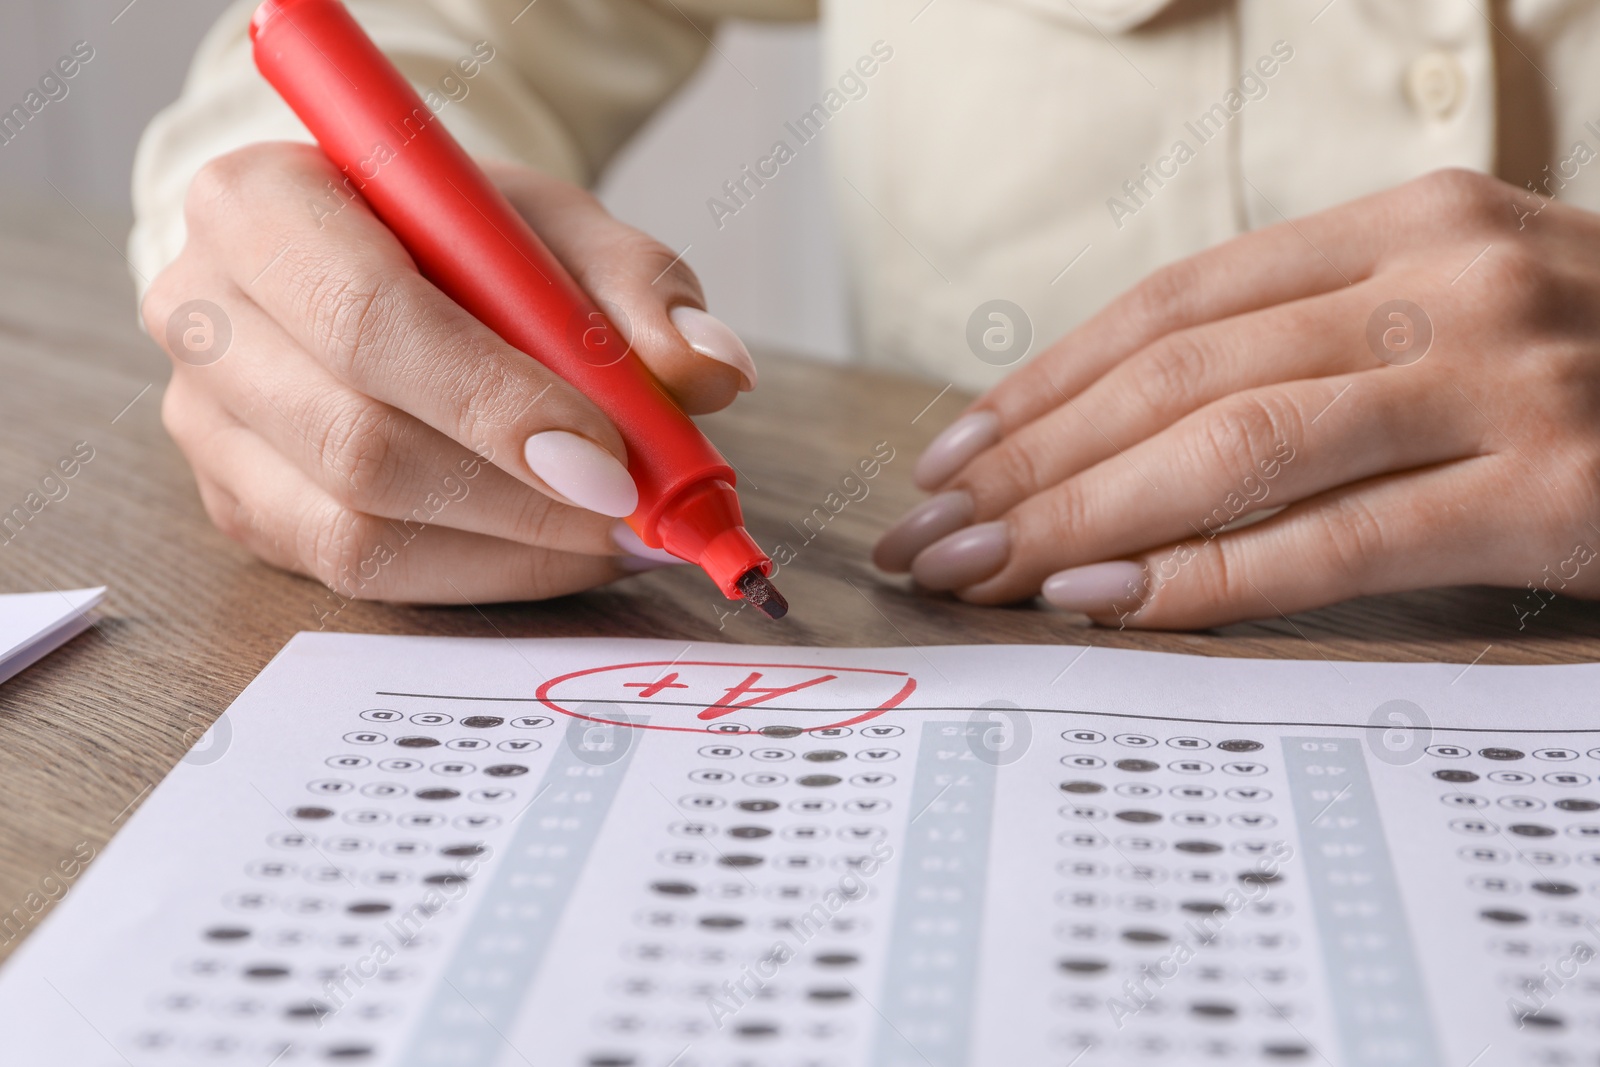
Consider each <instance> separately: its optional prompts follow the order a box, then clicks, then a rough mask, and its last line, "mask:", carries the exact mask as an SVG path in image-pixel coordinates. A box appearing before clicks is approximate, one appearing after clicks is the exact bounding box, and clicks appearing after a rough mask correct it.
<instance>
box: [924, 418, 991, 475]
mask: <svg viewBox="0 0 1600 1067" xmlns="http://www.w3.org/2000/svg"><path fill="white" fill-rule="evenodd" d="M998 440H1000V416H998V415H996V414H995V413H994V412H992V411H974V412H973V413H972V414H970V415H963V416H961V417H960V418H959V419H957V420H956V421H955V422H952V423H951V424H950V425H949V426H946V427H945V428H944V431H943V432H942V433H940V434H939V436H938V437H935V438H934V439H933V441H932V442H931V443H930V444H929V445H928V447H927V448H925V449H923V450H922V455H921V456H919V457H917V466H916V469H915V470H913V471H912V472H911V480H912V481H913V482H915V483H916V484H917V487H918V488H919V489H937V488H938V487H939V486H941V485H943V484H944V480H945V479H946V478H948V477H950V476H951V475H952V474H954V473H955V472H956V471H958V470H960V469H961V468H962V467H965V466H966V465H967V463H968V461H969V460H971V459H972V457H973V456H976V455H977V454H978V453H979V452H982V451H983V450H984V449H986V448H988V447H989V446H990V445H992V444H994V443H995V442H996V441H998Z"/></svg>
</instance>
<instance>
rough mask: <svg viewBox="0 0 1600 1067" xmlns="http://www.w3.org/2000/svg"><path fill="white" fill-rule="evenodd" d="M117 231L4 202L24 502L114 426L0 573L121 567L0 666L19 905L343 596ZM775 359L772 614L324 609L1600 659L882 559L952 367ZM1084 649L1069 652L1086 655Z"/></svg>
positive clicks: (656, 578)
mask: <svg viewBox="0 0 1600 1067" xmlns="http://www.w3.org/2000/svg"><path fill="white" fill-rule="evenodd" d="M121 237H122V234H121V231H120V230H116V231H113V230H111V229H109V228H108V227H107V226H106V225H105V224H103V223H96V222H93V221H91V220H90V219H89V218H86V217H84V216H82V215H79V214H77V213H76V212H75V211H74V212H68V211H65V210H60V211H46V212H42V213H38V214H33V213H29V214H27V215H25V216H23V217H21V218H15V219H11V220H9V221H7V222H6V223H5V237H4V240H3V241H0V375H3V377H0V383H3V388H0V510H9V509H10V508H11V506H12V505H13V504H15V503H18V502H20V501H21V500H22V499H23V498H24V497H25V496H26V495H27V494H28V493H29V492H30V491H32V490H34V489H36V488H37V487H38V485H39V480H40V478H42V477H43V476H44V475H45V474H47V473H49V472H50V471H51V470H52V469H53V468H54V467H55V464H56V462H57V461H58V460H59V459H61V458H62V457H64V456H66V455H68V454H69V453H71V452H72V450H73V449H74V447H75V446H76V445H77V443H78V442H88V444H89V445H90V446H91V447H92V448H93V450H94V458H93V459H92V460H91V461H90V462H88V463H87V464H86V465H85V466H84V467H83V469H82V470H81V471H80V472H79V473H78V475H77V476H76V477H74V478H73V479H71V480H70V482H69V483H67V484H68V492H67V494H66V496H64V497H62V498H60V499H58V500H53V501H51V502H50V503H49V504H48V505H47V506H46V507H45V508H44V509H43V510H42V511H40V512H39V514H38V515H37V516H35V517H34V518H33V519H32V521H30V522H29V524H28V525H27V526H26V527H24V528H23V529H22V530H21V532H20V533H17V534H15V536H10V535H6V537H8V538H9V539H8V540H5V543H3V544H0V591H3V592H18V591H27V590H38V589H49V588H52V587H54V588H58V589H67V588H72V587H76V586H88V585H101V584H104V585H107V586H109V587H110V593H109V595H108V597H107V599H106V603H105V606H104V608H103V617H102V618H101V619H100V621H99V622H98V623H97V624H96V625H95V626H94V628H93V629H92V630H90V631H89V632H87V633H85V634H84V635H83V636H81V637H79V638H77V639H76V640H74V641H72V642H71V643H70V644H68V645H67V646H66V647H64V648H63V649H61V650H60V651H58V652H56V653H54V654H53V655H51V656H50V657H48V658H47V659H45V660H44V661H42V662H41V663H39V664H37V665H36V666H34V667H32V668H30V669H29V670H27V671H25V672H24V673H22V674H21V675H19V676H18V677H16V678H14V679H13V680H11V681H10V682H7V683H5V684H4V685H3V686H0V919H3V918H4V917H5V916H6V915H7V914H8V913H13V909H15V908H17V907H18V906H20V905H22V904H23V903H24V902H25V901H27V900H29V899H30V894H40V895H41V896H34V897H32V899H33V900H34V901H35V902H37V901H39V900H40V899H41V897H48V896H49V895H50V893H51V892H53V891H55V890H53V889H52V887H55V886H58V884H59V880H57V879H49V878H47V876H49V875H51V874H52V873H53V872H54V871H55V870H56V867H57V864H59V863H60V862H62V861H63V860H68V859H70V858H71V857H73V856H74V854H75V852H76V853H77V854H78V855H83V854H85V853H86V851H87V849H91V848H92V849H93V850H95V851H98V850H99V849H100V848H101V847H102V846H103V845H104V844H105V842H106V841H107V840H108V839H109V838H110V837H111V835H112V834H114V833H115V832H116V831H117V828H118V827H119V826H121V825H122V824H123V823H124V822H125V821H126V820H127V818H128V817H129V815H130V814H131V813H132V812H133V811H135V810H137V808H138V805H139V803H140V802H141V801H142V800H143V799H144V798H145V797H146V796H147V795H148V794H149V791H150V789H151V788H153V786H154V784H155V783H156V782H158V781H160V779H161V778H162V776H163V775H165V774H166V773H167V771H168V770H169V769H170V768H171V767H172V766H173V764H174V763H175V762H176V761H177V760H178V759H179V758H180V757H181V756H182V755H183V753H184V752H185V751H186V750H187V748H188V746H189V745H190V744H191V743H192V742H193V741H194V740H195V738H196V737H198V736H199V733H200V731H201V730H203V729H204V727H205V726H206V725H208V724H209V723H210V722H211V721H212V720H213V719H214V718H215V717H216V716H217V715H218V714H220V713H221V712H222V711H223V710H224V709H225V708H226V707H227V706H228V704H229V703H230V702H231V701H232V700H233V698H234V697H235V696H237V695H238V693H239V691H240V690H241V689H242V688H243V687H244V686H245V684H246V683H248V682H249V681H250V679H251V678H253V677H254V676H255V675H256V673H257V672H259V671H260V670H261V668H262V667H263V665H265V664H266V662H267V661H268V660H269V659H270V658H271V657H272V656H273V654H274V653H276V652H277V651H278V649H280V648H281V647H282V646H283V644H284V642H286V641H287V640H288V639H289V637H290V636H291V635H292V634H294V633H295V632H296V631H299V630H304V629H316V628H317V627H318V623H319V616H320V615H321V614H322V613H323V612H324V611H326V609H327V608H328V606H329V605H330V603H331V601H330V600H329V598H328V596H327V593H326V591H325V590H323V589H322V588H321V587H320V586H318V585H316V584H315V583H313V582H309V581H306V580H304V579H300V578H295V577H291V576H289V575H286V574H283V573H281V572H278V571H275V570H272V569H271V568H269V567H267V566H265V565H263V564H261V563H259V562H257V561H256V560H254V559H253V558H252V557H251V556H250V555H249V554H248V553H246V552H245V551H244V550H243V549H241V548H239V547H238V546H236V545H234V544H233V543H232V542H230V541H228V540H227V539H226V538H224V537H223V536H222V535H220V534H219V533H217V532H216V531H215V530H214V529H212V527H211V525H210V524H209V522H208V521H207V519H206V517H205V514H204V512H203V511H202V510H201V507H200V503H199V500H198V498H197V496H196V494H195V490H194V486H193V483H192V481H191V479H190V476H189V472H188V470H187V468H186V466H185V465H184V462H183V460H182V458H181V456H180V455H179V454H178V451H177V449H176V448H175V447H174V446H173V445H172V443H171V442H170V441H169V440H168V439H167V437H166V435H165V433H164V432H163V430H162V428H161V423H160V415H159V408H160V401H161V394H162V389H163V387H164V384H165V382H166V379H167V365H166V357H165V356H164V355H162V354H161V353H160V352H159V351H158V350H157V348H156V346H155V345H154V343H152V342H151V341H150V340H149V339H148V338H146V337H144V336H143V335H142V334H141V333H140V331H139V329H138V327H137V325H136V321H135V315H134V307H133V297H132V286H131V284H130V282H129V280H128V268H127V266H126V265H125V263H124V262H123V261H122V259H121V256H120V253H119V252H118V251H117V247H116V246H117V244H118V243H120V241H121ZM762 375H763V382H762V387H761V388H760V389H759V390H758V391H757V392H755V393H754V394H751V395H750V396H748V397H744V398H742V399H741V400H740V401H739V402H738V403H737V404H736V405H735V406H734V408H733V409H732V410H731V411H729V412H726V413H723V414H720V415H717V416H714V417H711V418H708V419H706V420H704V425H705V428H706V429H707V431H708V432H709V434H710V435H711V436H712V438H713V439H714V440H716V442H717V443H718V444H719V445H721V446H722V447H723V449H724V451H725V452H726V453H727V455H728V456H729V458H730V459H731V461H732V462H733V463H734V464H735V465H736V466H737V467H738V468H739V470H740V472H741V476H742V479H743V482H742V485H741V490H742V493H743V498H744V502H745V507H746V513H747V516H748V518H749V521H750V526H751V529H752V532H753V533H754V534H755V535H756V537H757V538H758V540H760V541H762V542H763V543H764V544H768V545H772V544H775V543H776V542H777V541H780V540H783V541H787V542H788V543H789V544H790V545H791V546H794V548H795V549H796V551H797V553H798V555H797V558H796V559H795V560H794V561H793V562H792V563H790V564H789V565H788V566H786V567H784V568H783V572H782V582H781V584H782V588H783V591H784V592H785V594H787V596H788V597H789V600H790V603H791V604H792V605H793V611H792V612H791V614H790V615H789V617H788V618H787V619H785V620H784V621H783V622H781V623H773V622H770V621H768V620H766V619H765V618H763V617H761V616H759V615H757V614H756V613H755V612H754V611H753V610H746V611H743V612H739V613H737V614H733V615H725V614H724V613H725V612H726V611H727V608H728V605H727V604H726V602H725V601H723V600H722V598H721V597H720V596H718V595H717V594H716V593H715V591H714V590H713V588H712V587H711V586H710V584H709V583H708V582H707V580H706V579H705V578H704V576H703V575H700V574H699V573H698V572H697V571H695V570H693V569H692V568H681V569H672V570H669V571H659V572H655V573H652V574H647V575H641V576H638V577H635V578H630V579H628V580H626V581H623V582H619V583H617V584H615V585H613V586H610V587H607V588H604V589H600V590H596V591H594V592H591V593H588V594H584V595H581V596H573V597H567V598H563V599H560V600H554V601H548V602H544V603H535V604H497V605H480V606H477V607H460V608H415V607H405V606H392V605H381V604H371V603H352V604H350V605H349V606H348V607H346V608H344V609H343V610H341V611H338V612H337V613H336V614H334V615H333V616H332V617H331V618H325V619H322V622H323V624H324V625H325V626H326V627H327V628H329V629H334V630H342V631H356V632H365V633H396V634H439V635H451V636H476V637H484V638H489V639H502V638H507V637H545V636H552V637H553V636H562V637H570V636H595V637H656V638H673V639H678V640H683V641H685V642H688V641H706V642H716V641H724V642H739V643H749V644H771V643H792V644H804V645H866V646H871V645H892V646H905V645H916V646H922V645H933V644H981V643H995V642H1014V643H1029V644H1059V645H1091V646H1098V647H1107V648H1112V647H1115V648H1139V649H1156V650H1163V651H1174V652H1191V653H1203V654H1207V655H1215V656H1256V657H1287V658H1296V659H1311V660H1318V659H1326V660H1341V659H1384V660H1443V661H1449V662H1457V663H1460V664H1462V666H1463V669H1470V665H1471V664H1475V663H1556V662H1570V661H1576V660H1585V659H1594V658H1596V657H1597V655H1600V610H1597V609H1596V607H1595V606H1594V605H1585V604H1581V603H1576V602H1572V601H1568V600H1561V599H1558V600H1556V601H1555V602H1553V603H1551V604H1550V605H1549V606H1547V607H1546V608H1544V610H1543V611H1542V612H1540V613H1539V614H1538V615H1537V616H1536V617H1534V618H1531V619H1529V620H1528V621H1527V625H1526V626H1525V628H1522V629H1519V628H1518V616H1517V611H1516V610H1515V608H1514V605H1517V604H1519V603H1520V602H1521V599H1522V594H1521V593H1520V592H1519V591H1515V590H1504V589H1482V588H1465V589H1450V590H1439V591H1433V592H1427V593H1419V594H1412V595H1406V596H1396V597H1380V598H1369V599H1364V600H1358V601H1354V602H1351V603H1347V604H1344V605H1341V606H1338V607H1334V608H1329V609H1326V610H1322V611H1316V612H1310V613H1305V614H1301V615H1295V616H1292V617H1288V618H1277V619H1272V620H1267V621H1264V622H1259V623H1251V624H1245V625H1237V626H1230V627H1227V628H1225V629H1221V630H1216V631H1211V632H1206V633H1140V632H1133V631H1123V632H1116V631H1111V630H1107V629H1100V628H1095V627H1092V626H1089V625H1088V624H1087V623H1086V622H1085V621H1084V620H1083V619H1082V618H1080V617H1075V616H1070V615H1064V614H1060V613H1056V612H1051V611H1048V610H1043V609H1040V608H1038V607H1018V608H1009V609H995V608H975V607H969V606H966V605H962V604H959V603H956V602H954V601H951V600H948V599H942V598H933V597H928V596H923V595H919V594H917V593H915V592H913V591H911V590H910V589H909V588H908V587H907V584H906V582H905V581H904V580H902V579H899V578H891V577H888V576H885V575H883V574H880V573H878V572H877V571H875V570H874V569H873V567H872V566H871V564H870V563H869V562H868V560H867V555H868V550H869V548H870V546H871V544H872V541H873V539H874V537H875V536H876V534H877V533H878V531H880V530H881V529H883V527H884V526H885V525H886V524H887V523H888V522H890V521H891V520H892V519H893V518H894V517H895V516H897V515H898V514H900V513H901V512H902V511H903V510H904V509H905V508H906V507H908V506H910V505H911V504H913V503H914V502H915V501H916V500H918V499H919V498H920V494H919V493H917V492H916V491H915V490H914V489H913V488H912V486H911V484H910V472H911V467H912V463H913V461H914V458H915V456H916V454H917V452H918V450H919V449H920V448H921V447H922V446H923V445H924V444H926V443H927V441H928V440H929V439H930V438H931V437H932V435H933V434H934V433H935V432H937V431H938V429H939V428H940V427H941V426H943V425H944V424H945V423H947V422H948V421H949V420H950V419H951V418H953V417H954V416H955V415H956V414H957V412H958V411H959V410H960V408H961V405H962V404H963V402H964V398H962V397H960V396H958V395H957V394H956V393H955V392H954V391H949V392H946V393H944V394H943V395H942V396H940V395H939V394H940V392H941V389H942V388H943V383H940V382H927V381H916V380H910V379H900V378H893V377H887V376H881V375H873V374H867V373H862V372H859V371H855V370H845V369H838V368H833V367H828V366H823V365H817V364H812V363H804V362H799V361H794V360H787V359H782V358H779V357H777V356H773V355H768V356H767V357H766V358H764V359H762ZM936 397H937V399H935V398H936ZM880 442H887V445H886V446H880V445H879V443H880ZM875 447H886V448H888V449H892V450H893V458H892V459H891V460H890V461H889V462H888V463H887V464H886V465H884V467H883V469H882V470H881V472H880V473H879V474H878V476H877V477H875V478H873V479H872V480H871V481H870V482H866V483H865V484H866V485H867V487H868V490H869V491H868V493H867V495H866V496H865V497H864V498H863V499H860V500H857V501H852V502H851V503H849V504H848V505H847V506H846V507H845V508H844V509H843V510H842V511H840V512H839V513H838V514H837V516H835V517H832V518H831V519H829V520H828V521H827V522H826V523H823V522H821V521H820V520H818V519H816V518H813V520H812V522H811V524H810V526H809V527H807V526H806V525H805V519H806V518H807V516H810V515H812V511H813V508H817V507H820V506H822V504H823V501H824V499H825V498H826V497H827V496H828V494H829V492H830V491H832V490H834V489H835V488H836V487H837V486H838V484H839V482H840V479H842V478H843V477H844V476H845V475H846V474H847V473H849V472H851V471H852V469H853V468H854V467H855V465H856V463H857V461H858V460H859V459H861V458H863V457H866V456H868V455H870V454H871V453H872V452H873V450H874V448H875ZM855 495H856V496H860V490H859V489H858V490H856V491H855ZM1486 503H1487V502H1486ZM819 530H820V532H818V531H819ZM808 533H809V534H810V535H811V536H810V537H809V538H808V537H807V534H808ZM424 536H425V535H424ZM1079 654H1080V651H1079V650H1077V649H1063V650H1062V653H1061V658H1062V665H1063V667H1066V666H1067V665H1068V664H1069V663H1070V662H1071V661H1072V659H1073V657H1075V656H1077V655H1079ZM1083 654H1086V655H1092V654H1093V653H1092V651H1091V652H1089V653H1083ZM1333 677H1336V676H1335V675H1332V674H1330V678H1333ZM216 832H217V833H218V834H225V833H227V832H228V828H227V827H226V826H222V825H218V826H217V828H216ZM29 915H30V920H29V922H28V923H27V924H26V925H25V926H24V928H23V929H22V930H21V931H20V934H16V932H15V931H3V930H0V956H3V955H4V954H6V953H8V952H9V951H10V950H11V949H13V948H15V946H16V945H17V944H19V943H20V941H21V940H22V938H23V937H25V936H26V934H27V933H28V932H29V931H30V930H31V929H32V928H33V927H34V926H36V925H37V919H35V918H32V917H31V912H30V913H29Z"/></svg>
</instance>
